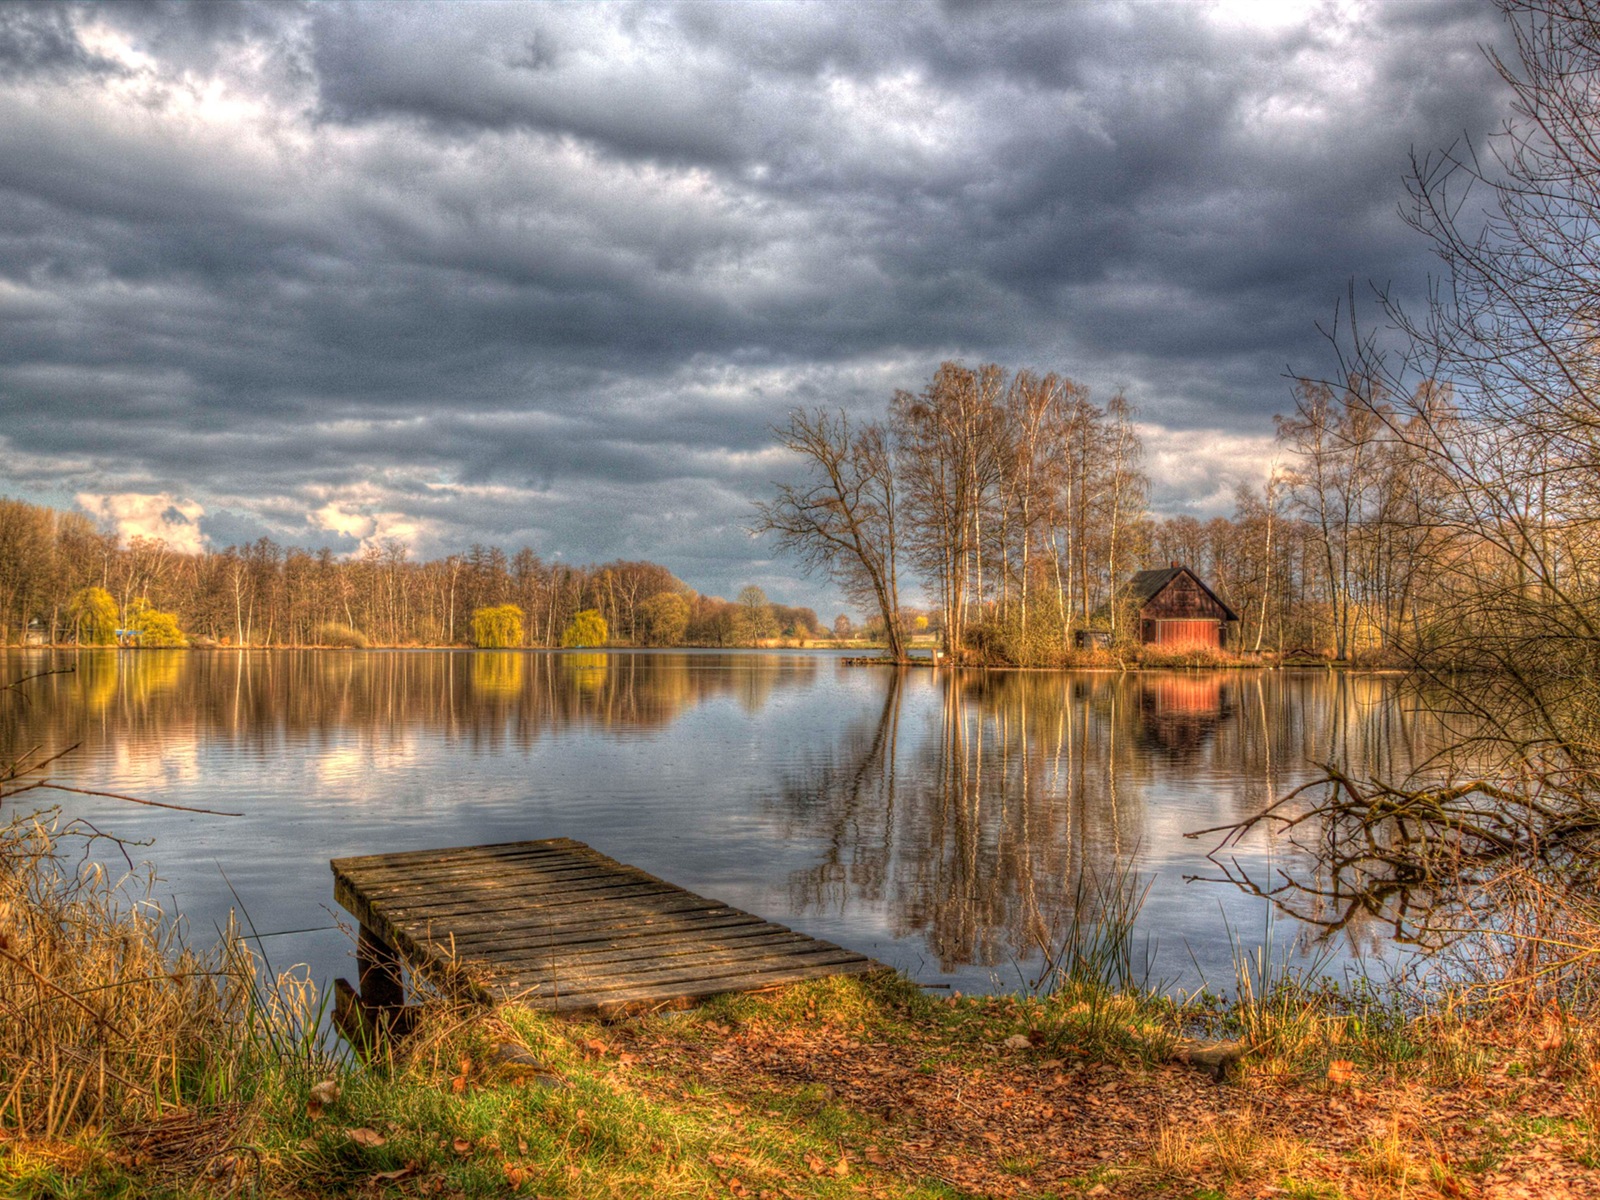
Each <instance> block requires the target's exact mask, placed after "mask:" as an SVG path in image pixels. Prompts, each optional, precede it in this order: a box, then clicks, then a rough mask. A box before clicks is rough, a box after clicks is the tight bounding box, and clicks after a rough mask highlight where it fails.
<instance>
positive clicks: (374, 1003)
mask: <svg viewBox="0 0 1600 1200" xmlns="http://www.w3.org/2000/svg"><path fill="white" fill-rule="evenodd" d="M356 967H357V970H358V971H359V974H358V975H357V982H358V983H359V985H360V988H361V1006H362V1007H363V1008H365V1009H367V1010H368V1011H369V1012H372V1011H376V1012H383V1011H386V1010H388V1009H395V1008H399V1007H401V1006H402V1005H403V1004H405V1001H406V993H405V985H404V984H402V983H401V982H400V956H399V955H398V954H396V953H395V951H394V947H393V946H391V945H389V943H388V942H386V941H384V940H383V939H382V938H380V937H379V936H378V935H377V934H375V933H373V932H372V930H370V929H368V928H367V927H366V926H365V925H363V926H362V927H361V932H360V934H359V935H357V937H356Z"/></svg>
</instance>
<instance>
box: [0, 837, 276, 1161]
mask: <svg viewBox="0 0 1600 1200" xmlns="http://www.w3.org/2000/svg"><path fill="white" fill-rule="evenodd" d="M101 836H102V835H99V834H97V833H95V832H94V831H92V830H91V829H89V828H88V827H86V826H84V825H81V824H79V823H76V822H63V821H62V820H61V819H60V817H59V814H57V813H54V812H50V811H47V812H42V813H34V814H30V815H27V816H18V817H13V818H12V819H11V820H10V821H9V823H7V824H5V825H4V826H0V1135H3V1134H5V1133H8V1132H9V1133H15V1134H18V1135H23V1136H29V1137H44V1138H60V1137H68V1136H71V1135H73V1134H75V1133H78V1132H80V1131H84V1130H93V1129H96V1128H101V1127H107V1126H125V1125H129V1124H133V1123H138V1122H140V1121H149V1120H153V1119H155V1118H157V1117H159V1116H161V1115H162V1114H163V1113H165V1112H168V1111H170V1110H172V1109H175V1108H188V1107H191V1106H205V1105H212V1104H217V1103H221V1102H223V1101H225V1100H227V1099H228V1098H229V1097H231V1096H232V1095H233V1093H234V1092H235V1091H236V1090H237V1088H238V1086H239V1083H240V1080H241V1076H242V1075H243V1074H244V1073H245V1067H246V1058H247V1056H248V1054H249V1052H250V1047H249V1045H248V1043H247V1042H246V1040H245V1039H242V1038H240V1037H239V1036H238V1034H239V1031H240V1030H241V1028H243V1024H242V1022H243V1018H244V1016H245V1014H246V1011H247V1009H248V1005H249V1002H250V980H249V978H248V976H249V971H248V966H247V963H248V959H247V957H246V956H242V955H240V954H238V953H235V952H233V951H231V950H230V949H229V946H228V943H227V942H226V941H225V942H224V944H223V945H222V946H219V947H218V948H217V949H215V950H213V951H210V952H207V953H196V952H195V951H194V950H193V949H191V948H190V947H189V946H188V944H187V943H186V941H185V938H184V935H183V930H182V926H181V925H180V924H178V923H177V922H175V921H172V920H170V919H168V918H167V916H166V915H165V914H164V913H162V911H161V910H160V909H159V908H158V907H156V905H155V904H154V903H153V902H152V901H151V900H150V896H149V892H150V887H149V885H150V884H151V883H153V879H149V878H147V879H145V880H144V881H143V883H144V886H143V887H142V888H140V887H134V886H132V883H133V881H132V880H128V881H122V882H119V881H118V880H116V879H115V878H113V876H112V874H111V873H110V872H109V871H108V870H107V869H106V868H105V867H104V866H102V865H100V864H98V863H95V862H92V861H90V860H89V859H88V857H87V855H86V854H84V853H82V851H83V850H84V846H83V844H82V840H83V839H85V838H88V839H97V838H99V837H101ZM69 849H70V850H72V851H74V852H73V853H70V854H69V852H68V851H69Z"/></svg>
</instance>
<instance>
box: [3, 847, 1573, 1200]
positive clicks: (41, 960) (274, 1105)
mask: <svg viewBox="0 0 1600 1200" xmlns="http://www.w3.org/2000/svg"><path fill="white" fill-rule="evenodd" d="M80 836H90V837H92V836H93V831H89V830H86V829H84V828H82V827H78V828H77V829H71V828H62V827H60V826H59V825H52V824H51V823H49V822H47V821H39V820H33V821H20V822H16V823H13V824H12V825H11V826H9V827H8V828H7V829H6V830H5V832H4V836H3V840H0V916H3V922H0V939H3V943H0V1016H3V1020H0V1195H5V1196H7V1197H11V1196H16V1197H30V1198H31V1197H47V1196H48V1197H58V1196H59V1197H80V1196H81V1197H90V1196H94V1197H100V1196H116V1197H121V1196H126V1197H136V1196H139V1197H142V1196H157V1197H161V1196H170V1197H199V1196H206V1197H213V1196H229V1195H236V1196H263V1197H268V1196H270V1197H309V1196H395V1197H399V1196H408V1197H409V1196H429V1197H431V1196H474V1197H477V1196H483V1197H487V1196H505V1195H526V1196H585V1197H587V1196H612V1195H622V1196H733V1197H760V1196H770V1197H800V1196H805V1197H811V1196H815V1197H842V1196H859V1195H866V1196H880V1197H900V1196H906V1197H949V1196H960V1195H984V1196H987V1195H995V1196H1046V1195H1063V1196H1074V1195H1082V1196H1152V1197H1157V1196H1159V1197H1193V1198H1200V1197H1218V1196H1257V1195H1278V1196H1290V1197H1302V1198H1306V1200H1311V1198H1330V1200H1331V1198H1335V1197H1351V1198H1361V1197H1387V1196H1399V1195H1406V1196H1433V1195H1437V1196H1447V1197H1453V1196H1472V1195H1482V1196H1514V1195H1517V1194H1519V1192H1518V1190H1517V1189H1523V1192H1522V1193H1521V1194H1527V1195H1537V1196H1558V1195H1563V1194H1572V1195H1594V1194H1600V1065H1597V1064H1600V1036H1597V1034H1596V1033H1595V1032H1593V1031H1592V1030H1591V1029H1590V1028H1589V1026H1588V1025H1587V1024H1585V1023H1584V1022H1582V1021H1580V1020H1578V1019H1576V1017H1575V1016H1574V1015H1573V1014H1571V1013H1567V1012H1564V1011H1563V1010H1561V1009H1560V1008H1559V1007H1548V1006H1538V1007H1530V1006H1528V1005H1526V1004H1519V1003H1517V1002H1516V1001H1514V1000H1511V999H1505V998H1502V999H1500V1000H1498V1001H1496V1002H1495V1003H1493V1004H1481V1005H1477V1006H1472V1005H1467V1004H1445V1005H1435V1006H1433V1007H1425V1006H1420V1005H1419V1004H1418V1002H1417V998H1416V997H1414V996H1402V995H1389V994H1377V993H1373V992H1369V991H1365V990H1362V991H1357V992H1354V993H1351V992H1339V991H1333V990H1310V989H1307V988H1305V987H1302V986H1298V985H1296V984H1295V983H1294V982H1293V981H1292V980H1283V979H1279V980H1276V981H1272V982H1269V983H1268V985H1267V986H1266V987H1264V988H1261V987H1258V988H1256V989H1254V990H1252V989H1248V988H1247V989H1244V999H1243V1001H1238V1000H1235V1001H1233V1002H1224V1001H1222V1000H1220V999H1218V998H1217V997H1214V996H1210V995H1203V996H1199V997H1194V998H1191V999H1188V1000H1184V1001H1178V1000H1174V999H1171V998H1167V997H1161V996H1155V995H1151V994H1148V993H1145V992H1141V991H1139V990H1138V989H1136V988H1123V989H1122V990H1118V989H1116V988H1114V987H1112V986H1110V985H1109V984H1107V983H1105V982H1102V979H1103V978H1104V977H1105V975H1106V974H1107V973H1106V972H1104V971H1103V970H1100V968H1102V967H1104V966H1106V965H1108V964H1112V963H1114V961H1115V955H1114V954H1111V955H1107V954H1104V953H1102V952H1101V949H1100V948H1099V947H1102V946H1103V943H1099V942H1097V941H1096V940H1095V939H1096V937H1097V936H1098V935H1097V934H1096V932H1095V931H1088V932H1087V934H1085V935H1084V936H1081V937H1080V938H1079V939H1078V941H1077V942H1076V943H1074V944H1073V945H1071V946H1069V947H1068V949H1069V953H1066V954H1064V955H1063V956H1062V959H1061V963H1062V966H1063V971H1062V973H1061V974H1060V975H1059V976H1058V978H1057V981H1056V982H1057V986H1056V988H1055V990H1054V991H1053V992H1051V993H1050V994H1049V995H1043V996H1035V997H1002V998H962V997H957V996H949V997H942V996H929V995H928V994H926V993H924V992H922V991H920V990H919V989H917V988H916V987H914V986H912V985H910V984H908V983H906V982H905V981H903V980H900V979H896V978H877V979H869V980H864V981H863V980H830V981H822V982H820V983H817V984H813V985H808V986H804V987H799V988H794V989H791V990H789V991H786V992H783V993H779V994H774V995H769V996H744V997H735V998H727V999H724V1000H721V1001H718V1002H715V1003H713V1004H709V1005H706V1006H704V1007H701V1008H699V1009H695V1010H692V1011H689V1012H684V1013H662V1014H657V1015H653V1016H647V1017H642V1018H637V1019H634V1020H630V1021H626V1022H621V1023H617V1024H611V1025H602V1024H599V1023H596V1022H583V1021H569V1020H561V1019H554V1018H548V1017H544V1016H541V1015H539V1014H537V1013H534V1012H531V1011H528V1010H525V1009H519V1008H507V1009H503V1010H500V1011H490V1010H483V1009H465V1008H460V1007H457V1006H453V1005H451V1004H449V1003H447V1002H445V1001H443V1000H436V1001H434V1002H433V1003H432V1004H431V1005H430V1006H429V1008H428V1011H427V1013H426V1015H425V1017H424V1020H423V1023H422V1025H421V1028H420V1029H419V1030H418V1032H417V1033H416V1034H414V1035H413V1036H412V1037H411V1038H410V1039H409V1040H407V1041H406V1042H405V1043H404V1044H403V1045H401V1046H399V1047H397V1048H395V1049H393V1050H392V1051H391V1052H390V1053H389V1054H387V1055H386V1056H384V1057H383V1058H382V1059H381V1060H379V1061H375V1062H371V1063H362V1062H360V1061H358V1060H356V1059H355V1058H353V1057H351V1056H349V1055H348V1054H345V1053H341V1052H340V1050H339V1047H338V1045H337V1043H335V1042H332V1041H330V1040H328V1039H326V1038H324V1037H320V1036H319V1035H318V1033H317V1028H318V1016H319V1011H320V1010H319V1004H318V1001H317V998H316V996H315V994H314V993H313V991H312V990H311V989H310V988H308V987H307V986H306V985H305V984H304V982H303V981H302V980H299V979H296V978H295V977H293V976H285V977H282V978H279V979H271V980H269V979H266V978H265V977H264V974H263V972H262V970H261V969H260V965H259V964H258V963H257V962H256V961H255V960H254V959H252V958H251V957H250V956H249V955H248V954H246V953H245V952H244V950H243V948H242V945H241V943H240V942H239V941H238V940H237V939H235V938H233V937H231V936H229V935H228V934H227V933H226V931H224V936H223V938H222V939H221V942H220V944H219V945H217V946H216V947H215V948H214V949H213V950H211V951H208V952H206V953H195V952H194V951H193V950H191V949H189V948H187V947H186V945H185V941H184V938H183V937H182V936H181V935H180V932H179V931H178V930H177V929H176V928H175V927H174V926H173V925H172V924H171V923H170V922H169V921H167V920H165V919H164V918H162V917H161V916H160V915H159V914H158V913H156V912H155V911H154V910H153V909H151V908H150V907H149V906H148V905H147V904H145V903H143V902H142V897H140V896H139V895H138V893H134V895H133V899H136V900H139V901H140V902H139V903H134V902H133V900H130V893H129V892H128V891H127V890H126V889H125V888H119V887H117V886H115V885H114V881H112V880H111V879H110V878H108V877H107V876H105V875H103V874H100V873H96V872H94V871H87V872H86V871H85V870H84V869H83V868H81V867H80V865H79V864H80V862H81V849H82V847H81V846H80V845H79V844H78V842H77V841H76V840H75V839H76V838H77V837H80ZM1110 974H1111V975H1112V976H1114V975H1115V972H1114V971H1113V972H1110ZM1196 1037H1214V1038H1226V1039H1231V1040H1233V1041H1236V1042H1237V1043H1239V1044H1240V1045H1241V1046H1242V1047H1243V1054H1242V1058H1241V1059H1240V1061H1239V1063H1238V1065H1237V1069H1236V1070H1234V1071H1232V1072H1230V1073H1229V1077H1228V1079H1227V1080H1226V1081H1225V1082H1217V1081H1214V1080H1213V1078H1212V1077H1211V1075H1210V1074H1209V1073H1207V1072H1202V1071H1199V1070H1196V1069H1194V1068H1193V1067H1192V1066H1188V1065H1185V1064H1184V1063H1183V1062H1181V1061H1177V1060H1176V1059H1175V1055H1177V1054H1178V1053H1179V1052H1180V1051H1181V1050H1182V1049H1183V1048H1184V1047H1185V1046H1186V1045H1188V1044H1190V1043H1189V1040H1188V1039H1192V1038H1196Z"/></svg>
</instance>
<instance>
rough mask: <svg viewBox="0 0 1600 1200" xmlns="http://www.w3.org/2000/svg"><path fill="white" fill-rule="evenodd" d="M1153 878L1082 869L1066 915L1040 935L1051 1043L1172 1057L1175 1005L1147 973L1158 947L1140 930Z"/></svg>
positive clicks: (1123, 869) (1041, 984)
mask: <svg viewBox="0 0 1600 1200" xmlns="http://www.w3.org/2000/svg"><path fill="white" fill-rule="evenodd" d="M1153 882H1154V880H1153V879H1141V878H1140V876H1139V875H1138V874H1137V873H1136V872H1134V871H1133V870H1132V869H1131V868H1130V867H1129V866H1127V865H1126V864H1119V865H1118V866H1117V868H1116V869H1115V870H1113V871H1112V872H1110V873H1109V874H1097V873H1095V872H1092V871H1084V872H1081V873H1080V874H1079V875H1078V878H1077V880H1076V882H1075V883H1074V885H1073V898H1072V906H1071V911H1070V913H1069V915H1068V916H1067V917H1066V918H1065V919H1064V921H1063V922H1062V923H1060V924H1059V925H1058V926H1057V927H1056V928H1055V929H1054V930H1053V931H1052V932H1051V934H1050V936H1048V937H1044V938H1041V939H1040V950H1041V952H1042V954H1043V959H1044V962H1043V969H1042V971H1041V973H1040V975H1039V977H1038V979H1037V980H1035V981H1034V987H1035V990H1036V991H1041V992H1043V993H1044V994H1045V995H1046V1005H1045V1021H1044V1024H1045V1028H1044V1029H1043V1030H1042V1032H1043V1033H1044V1035H1045V1038H1046V1040H1047V1041H1048V1042H1050V1043H1051V1044H1052V1045H1053V1046H1054V1047H1056V1048H1057V1049H1061V1050H1066V1049H1072V1050H1076V1051H1078V1052H1082V1053H1088V1054H1091V1055H1095V1056H1098V1057H1109V1058H1122V1057H1129V1056H1131V1057H1134V1058H1138V1059H1141V1060H1143V1061H1157V1060H1161V1059H1164V1058H1166V1057H1168V1056H1169V1055H1170V1054H1171V1052H1172V1050H1173V1047H1174V1046H1175V1045H1176V1039H1177V1034H1178V1029H1177V1022H1176V1020H1175V1014H1176V1009H1175V1007H1174V1005H1173V1004H1172V1003H1171V1002H1170V1001H1168V1000H1167V999H1165V997H1164V996H1163V995H1162V994H1161V993H1162V989H1161V987H1160V986H1159V985H1156V984H1153V983H1152V981H1151V979H1150V966H1151V958H1152V954H1153V948H1152V946H1151V945H1150V943H1149V940H1148V938H1146V939H1145V941H1144V943H1143V945H1142V946H1141V945H1140V944H1139V942H1138V938H1137V935H1136V932H1135V925H1136V924H1137V922H1138V918H1139V913H1140V911H1141V910H1142V909H1143V908H1144V903H1145V900H1146V899H1147V898H1148V897H1149V895H1150V886H1151V884H1152V883H1153Z"/></svg>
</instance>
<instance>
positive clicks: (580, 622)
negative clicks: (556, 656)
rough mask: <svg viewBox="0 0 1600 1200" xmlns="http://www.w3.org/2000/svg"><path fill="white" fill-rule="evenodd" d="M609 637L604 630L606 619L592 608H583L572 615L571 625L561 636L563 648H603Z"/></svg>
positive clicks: (606, 630)
mask: <svg viewBox="0 0 1600 1200" xmlns="http://www.w3.org/2000/svg"><path fill="white" fill-rule="evenodd" d="M609 636H610V630H608V629H607V628H606V619H605V618H604V617H602V616H601V615H600V611H599V610H598V609H594V608H585V609H582V610H580V611H579V612H577V613H576V614H574V615H573V618H572V624H570V625H568V626H567V628H566V631H565V632H564V633H562V635H561V644H562V645H563V646H567V647H572V646H604V645H605V644H606V639H607V638H608V637H609Z"/></svg>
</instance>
